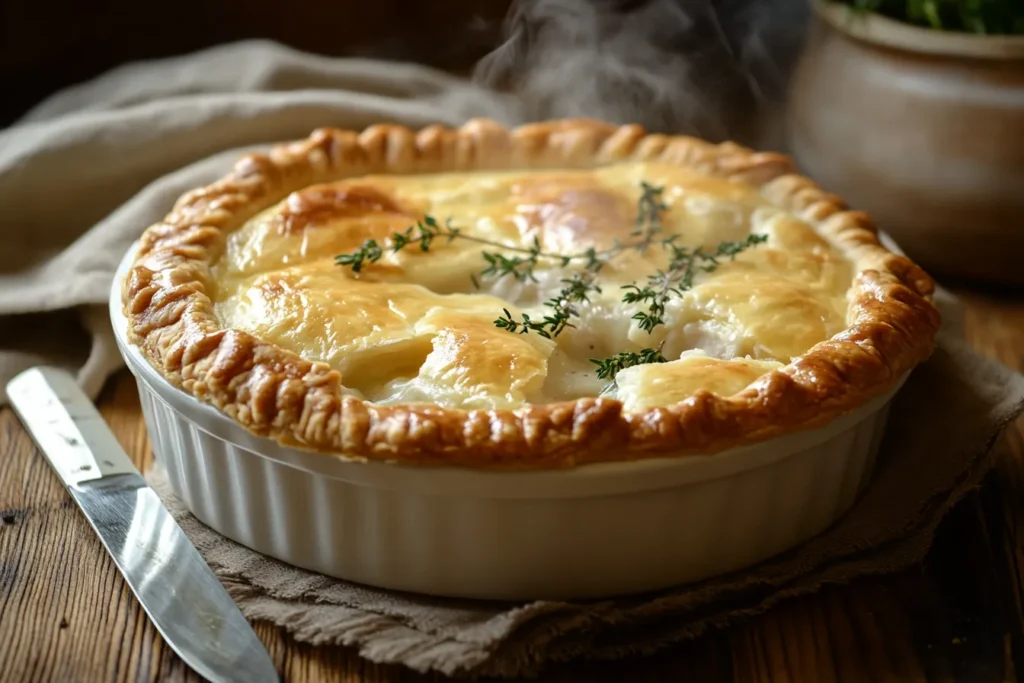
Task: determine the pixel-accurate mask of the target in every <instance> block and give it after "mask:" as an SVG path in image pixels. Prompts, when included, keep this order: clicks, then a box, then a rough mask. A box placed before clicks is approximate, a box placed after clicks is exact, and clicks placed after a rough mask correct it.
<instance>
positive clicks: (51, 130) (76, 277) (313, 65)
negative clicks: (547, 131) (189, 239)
mask: <svg viewBox="0 0 1024 683" xmlns="http://www.w3.org/2000/svg"><path fill="white" fill-rule="evenodd" d="M473 116H488V117H491V118H494V119H497V120H499V121H502V122H505V123H515V122H516V121H517V119H518V116H517V114H516V106H515V103H514V102H513V101H512V100H508V99H504V98H503V97H501V96H498V95H496V94H494V93H490V92H486V91H483V90H480V89H477V88H474V87H471V86H469V85H468V84H467V83H466V82H465V81H462V80H460V79H457V78H454V77H451V76H448V75H446V74H443V73H440V72H437V71H434V70H431V69H427V68H424V67H420V66H415V65H409V64H391V63H384V62H377V61H370V60H358V59H348V60H344V59H330V58H326V57H318V56H313V55H308V54H304V53H300V52H296V51H294V50H290V49H288V48H285V47H282V46H280V45H276V44H274V43H269V42H262V41H250V42H243V43H237V44H233V45H227V46H223V47H218V48H215V49H211V50H207V51H204V52H200V53H197V54H193V55H188V56H185V57H180V58H174V59H166V60H159V61H155V62H150V63H142V64H133V65H129V66H125V67H122V68H119V69H116V70H114V71H113V72H110V73H108V74H106V75H104V76H102V77H100V78H99V79H97V80H95V81H92V82H90V83H86V84H84V85H81V86H78V87H75V88H72V89H70V90H67V91H64V92H62V93H59V94H58V95H56V96H54V97H53V98H51V99H50V100H48V101H46V102H44V103H42V104H41V105H40V106H38V107H37V108H36V109H35V110H33V111H31V112H29V113H28V114H27V115H26V116H25V117H24V118H23V119H22V120H21V121H19V122H17V123H16V124H15V125H14V126H12V127H10V128H7V129H5V130H3V131H0V238H2V240H3V249H0V386H2V385H5V384H6V381H7V380H8V379H10V378H11V377H12V376H13V375H14V374H16V373H17V372H18V371H20V370H21V369H23V368H25V367H28V366H29V365H32V364H35V363H38V362H43V361H45V362H48V363H55V364H58V365H63V366H65V367H68V368H69V369H73V370H75V371H77V372H78V378H79V382H80V383H81V384H82V386H83V388H84V389H85V390H86V392H87V393H88V394H89V395H90V396H95V395H96V394H97V393H98V392H99V390H100V388H101V386H102V384H103V381H104V380H105V379H106V378H107V376H108V375H109V374H110V373H111V372H113V371H114V370H115V369H117V368H118V367H120V365H121V360H120V357H119V356H118V354H117V351H116V349H115V348H114V345H113V339H112V337H111V333H110V323H109V321H108V319H107V315H106V313H105V312H104V310H103V304H104V302H105V301H106V299H107V293H108V288H109V286H110V282H111V280H112V278H113V273H114V269H115V267H116V265H117V263H118V261H119V260H120V258H121V256H122V255H123V254H124V252H125V251H126V250H127V249H128V246H129V245H130V244H131V243H132V241H134V240H135V239H136V238H137V237H138V236H139V234H140V233H141V232H142V230H143V229H144V228H145V227H146V226H147V225H149V224H150V223H152V222H155V221H156V220H158V219H159V218H160V217H162V216H163V215H164V214H166V212H167V211H168V210H169V209H170V207H171V204H172V203H173V202H174V200H175V199H176V198H177V197H178V196H179V195H181V194H182V193H183V192H185V191H187V190H188V189H191V188H193V187H196V186H198V185H202V184H204V183H207V182H211V181H212V180H214V179H216V178H217V177H218V176H220V175H222V174H223V173H225V172H226V171H227V170H228V169H229V168H230V166H231V164H232V163H233V162H234V161H235V160H236V159H237V158H238V157H239V156H240V155H241V154H242V152H243V151H245V150H251V149H254V148H257V147H259V146H263V145H266V144H269V143H274V142H280V141H284V140H293V139H298V138H302V137H305V136H306V135H308V134H309V133H310V132H311V131H312V130H313V129H315V128H317V127H320V126H338V127H344V128H355V129H362V128H365V127H366V126H369V125H372V124H374V123H379V122H382V121H389V122H396V123H404V124H406V125H409V126H412V127H421V126H425V125H429V124H431V123H446V124H449V125H458V124H460V123H462V122H464V121H465V120H466V119H467V118H470V117H473ZM83 328H84V330H83ZM5 400H6V397H5V396H4V394H3V393H2V392H0V402H3V401H5ZM0 405H2V403H0Z"/></svg>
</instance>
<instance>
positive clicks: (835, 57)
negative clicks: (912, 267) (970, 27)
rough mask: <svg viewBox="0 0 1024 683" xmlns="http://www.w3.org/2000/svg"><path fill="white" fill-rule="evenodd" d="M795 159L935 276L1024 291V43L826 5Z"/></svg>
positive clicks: (806, 55)
mask: <svg viewBox="0 0 1024 683" xmlns="http://www.w3.org/2000/svg"><path fill="white" fill-rule="evenodd" d="M814 8H815V12H814V19H813V20H812V26H811V28H810V32H809V35H808V41H807V44H806V46H805V49H804V52H803V54H802V57H801V58H800V60H799V63H798V65H797V67H796V70H795V73H794V76H793V81H792V91H791V94H790V101H789V103H788V106H787V114H786V141H787V145H788V147H789V152H790V153H791V154H792V155H793V157H794V158H795V160H796V162H797V163H798V164H799V165H800V167H801V169H802V170H803V171H804V172H805V173H807V174H808V175H809V176H811V177H813V178H814V179H816V180H817V181H818V182H819V183H820V184H821V185H822V186H824V187H826V188H828V189H829V190H831V191H833V192H835V193H837V194H839V195H842V196H843V197H844V198H845V199H846V200H847V201H848V202H849V203H850V204H851V205H852V206H853V207H855V208H858V209H863V210H864V211H867V212H868V213H870V214H871V215H872V216H873V217H874V218H875V219H876V221H877V222H878V224H879V226H880V227H881V228H883V229H884V230H886V231H888V232H889V233H891V234H892V235H893V236H894V237H895V238H896V240H897V241H898V242H899V243H900V245H901V246H902V247H903V248H904V249H905V250H906V251H907V252H908V254H909V255H910V256H911V257H912V258H913V259H915V260H916V261H917V262H918V263H920V264H921V265H922V266H924V267H925V268H926V269H928V270H930V271H931V272H932V273H933V274H935V275H938V276H952V277H962V278H970V279H975V280H986V281H989V282H997V283H1012V284H1024V262H1022V260H1024V37H1016V36H1004V37H1001V36H977V35H968V34H962V33H947V32H942V31H933V30H929V29H924V28H917V27H915V26H911V25H908V24H903V23H900V22H897V21H893V20H890V19H887V18H885V17H882V16H879V15H876V14H870V13H854V12H852V11H851V10H850V8H849V7H847V6H844V5H838V4H836V3H832V2H824V1H822V0H816V1H815V2H814Z"/></svg>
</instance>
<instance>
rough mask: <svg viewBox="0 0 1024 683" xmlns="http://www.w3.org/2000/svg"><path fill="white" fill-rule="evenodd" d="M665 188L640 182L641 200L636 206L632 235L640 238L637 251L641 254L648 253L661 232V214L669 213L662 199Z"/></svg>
mask: <svg viewBox="0 0 1024 683" xmlns="http://www.w3.org/2000/svg"><path fill="white" fill-rule="evenodd" d="M664 191H665V188H663V187H657V186H655V185H651V184H650V183H648V182H647V181H646V180H641V181H640V199H639V200H638V201H637V204H636V228H634V229H633V232H632V233H630V234H631V235H632V236H633V237H640V238H641V240H640V243H639V244H638V245H636V250H637V251H639V252H640V253H641V254H643V253H644V252H646V251H647V248H648V247H649V246H651V242H653V241H654V238H655V236H657V235H658V234H659V233H660V232H661V230H662V225H661V214H662V213H663V212H665V211H668V205H667V204H665V202H664V201H662V199H661V195H662V193H663V192H664Z"/></svg>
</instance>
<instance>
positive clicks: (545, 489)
mask: <svg viewBox="0 0 1024 683" xmlns="http://www.w3.org/2000/svg"><path fill="white" fill-rule="evenodd" d="M133 254H134V249H132V250H131V251H130V252H129V253H128V254H127V255H126V256H125V259H124V261H123V262H122V264H121V268H120V270H119V272H118V275H117V277H116V278H115V280H114V285H113V288H112V290H111V295H110V314H111V319H112V321H113V325H114V331H115V335H116V338H117V342H118V345H119V347H120V350H121V353H122V354H123V355H124V359H125V362H126V363H127V364H128V367H129V369H130V370H131V372H132V373H133V374H134V375H135V378H136V380H137V381H138V386H139V394H140V397H141V400H142V408H143V413H144V415H145V420H146V426H147V428H148V430H149V435H150V440H151V442H152V445H153V451H154V454H155V456H156V458H157V460H158V461H159V462H160V463H162V464H163V466H164V467H165V468H166V470H167V473H168V475H169V478H170V482H171V485H172V486H173V488H174V491H175V492H176V494H177V495H178V496H179V497H180V498H181V499H182V500H183V501H184V502H185V504H186V505H187V506H188V507H189V509H190V510H192V512H193V513H194V514H195V515H196V516H197V517H198V518H199V519H201V520H202V521H203V522H205V523H206V524H208V525H209V526H210V527H212V528H214V529H216V530H217V531H219V532H220V533H222V534H224V535H225V536H227V537H229V538H231V539H234V540H235V541H238V542H239V543H242V544H244V545H246V546H249V547H250V548H253V549H255V550H257V551H259V552H261V553H264V554H266V555H270V556H273V557H276V558H278V559H280V560H283V561H285V562H289V563H291V564H294V565H298V566H300V567H305V568H307V569H311V570H314V571H317V572H321V573H324V574H328V575H331V576H336V577H340V578H344V579H349V580H351V581H357V582H360V583H365V584H371V585H374V586H380V587H385V588H391V589H399V590H405V591H413V592H419V593H429V594H434V595H444V596H452V597H465V598H491V599H510V600H522V599H531V598H577V599H579V598H594V597H601V596H610V595H619V594H628V593H637V592H643V591H649V590H654V589H659V588H665V587H668V586H672V585H675V584H680V583H685V582H690V581H695V580H698V579H702V578H705V577H708V576H712V575H715V574H720V573H723V572H728V571H731V570H735V569H740V568H742V567H746V566H749V565H751V564H753V563H755V562H758V561H760V560H763V559H765V558H767V557H770V556H772V555H775V554H777V553H779V552H781V551H783V550H786V549H788V548H791V547H793V546H794V545H796V544H798V543H800V542H801V541H804V540H806V539H808V538H810V537H811V536H814V535H815V534H817V533H819V532H821V531H823V530H824V529H825V528H826V527H828V526H829V525H830V524H832V522H834V521H835V520H836V519H837V518H838V517H839V516H840V515H842V514H843V513H844V512H845V511H846V510H847V509H848V508H849V507H850V505H851V504H852V503H853V502H854V500H855V499H856V497H857V495H858V493H859V492H860V491H861V490H862V489H863V487H864V486H865V484H866V482H867V481H868V478H869V476H870V473H871V469H872V466H873V464H874V460H875V456H876V453H877V450H878V445H879V442H880V440H881V436H882V432H883V429H884V424H885V417H886V414H887V412H888V404H889V399H890V398H891V395H889V396H884V397H881V398H878V399H876V400H874V401H872V402H870V403H868V404H867V405H865V406H863V407H862V408H861V409H859V410H857V411H855V412H852V413H850V414H847V415H845V416H842V417H840V418H838V419H836V420H834V421H833V422H831V423H830V424H828V425H827V426H825V427H823V428H820V429H814V430H808V431H804V432H799V433H795V434H790V435H786V436H784V437H779V438H775V439H772V440H770V441H765V442H763V443H759V444H755V445H752V446H746V447H742V448H736V449H733V450H729V451H725V452H721V453H717V454H715V455H712V456H691V457H685V458H679V459H673V458H661V459H652V460H645V461H638V462H622V463H610V464H595V465H586V466H582V467H578V468H576V469H572V470H560V471H538V472H493V471H485V470H480V471H477V470H472V469H465V468H457V467H450V468H423V467H415V466H405V465H396V464H390V463H385V462H366V463H362V462H351V461H346V460H343V459H341V458H336V457H332V456H330V455H324V454H322V453H314V452H309V451H304V450H301V449H296V448H290V447H285V446H282V445H280V444H278V443H277V442H275V441H272V440H269V439H265V438H262V437H258V436H255V435H253V434H251V433H250V432H248V431H246V430H245V429H244V428H243V427H241V426H240V425H239V424H237V423H236V422H234V421H233V420H232V419H230V418H229V417H227V416H225V415H224V414H222V413H220V412H219V411H218V410H216V409H215V408H213V407H211V406H208V405H206V404H203V403H201V402H200V401H198V400H197V399H195V398H193V397H192V396H190V395H188V394H186V393H184V392H183V391H181V390H179V389H177V388H176V387H174V386H172V385H171V384H170V383H169V382H167V381H166V380H165V379H164V378H163V377H162V376H161V375H160V374H159V373H157V372H156V371H155V370H154V369H153V367H152V366H151V365H150V364H149V363H148V361H146V360H145V358H144V357H143V356H142V355H141V354H140V352H139V351H138V349H136V348H135V347H134V346H132V345H130V344H129V343H128V341H127V337H126V329H127V321H126V319H125V317H124V315H123V314H122V311H121V287H120V285H121V281H122V279H123V276H124V273H125V272H126V270H127V268H128V266H129V264H130V262H131V260H132V257H133Z"/></svg>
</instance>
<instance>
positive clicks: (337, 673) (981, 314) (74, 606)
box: [0, 290, 1024, 683]
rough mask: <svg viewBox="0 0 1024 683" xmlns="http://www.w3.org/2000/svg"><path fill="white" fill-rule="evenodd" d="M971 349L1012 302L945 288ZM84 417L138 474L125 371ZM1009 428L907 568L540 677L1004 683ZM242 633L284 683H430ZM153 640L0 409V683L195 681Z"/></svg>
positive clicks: (1012, 617) (1023, 643)
mask: <svg viewBox="0 0 1024 683" xmlns="http://www.w3.org/2000/svg"><path fill="white" fill-rule="evenodd" d="M958 293H959V294H960V295H961V296H962V297H963V299H964V301H965V303H966V305H967V316H966V323H967V327H968V337H969V339H970V341H971V343H972V344H973V345H974V346H975V347H976V348H977V349H979V350H980V351H982V352H983V353H985V354H988V355H990V356H993V357H996V358H998V359H1000V360H1002V361H1003V362H1004V363H1006V364H1007V365H1010V366H1011V367H1014V368H1015V369H1017V370H1024V295H1018V296H1004V295H998V294H992V293H981V292H976V291H969V290H959V291H958ZM100 409H101V412H102V413H103V415H104V417H105V418H106V419H107V420H108V422H109V423H110V426H111V427H112V429H113V430H114V432H115V434H116V435H117V437H118V439H119V440H120V441H121V443H122V445H123V446H124V447H125V449H126V450H127V451H128V453H129V454H131V456H132V457H133V458H134V460H135V462H136V464H137V465H139V466H140V468H144V467H146V466H147V465H148V463H149V461H150V458H151V457H152V456H151V454H150V451H149V443H148V440H147V437H146V431H145V427H144V425H143V423H142V417H141V414H140V409H139V402H138V395H137V394H136V390H135V386H134V383H133V381H132V379H131V377H130V376H129V375H128V374H127V372H122V373H120V374H118V375H117V376H116V377H114V378H113V379H112V380H111V381H110V382H109V384H108V386H107V387H106V390H105V391H104V393H103V396H102V397H101V399H100ZM1022 529H1024V421H1022V422H1019V423H1017V424H1016V425H1014V426H1013V427H1011V428H1010V429H1008V430H1007V433H1006V435H1005V437H1004V439H1003V440H1002V442H1001V443H1000V446H999V455H998V458H997V465H996V467H995V469H994V470H993V472H992V473H991V475H990V476H989V477H988V478H987V479H986V481H985V483H984V485H983V486H982V487H981V488H980V489H979V490H978V491H977V492H975V493H973V494H971V495H970V496H968V497H967V498H966V499H965V500H964V501H963V502H962V503H961V504H960V505H959V506H957V508H955V509H954V511H953V512H952V513H951V514H950V516H949V517H948V518H947V519H946V520H945V521H944V522H943V524H942V527H941V528H940V530H939V534H938V536H937V539H936V542H935V546H934V547H933V549H932V551H931V553H930V554H929V556H928V558H927V559H926V561H925V562H924V563H922V565H921V566H919V567H916V568H914V569H912V570H910V571H906V572H903V573H901V574H897V575H892V576H884V577H877V578H872V579H864V580H859V581H856V582H854V583H852V584H849V585H846V586H835V587H830V588H827V589H825V590H823V591H821V592H820V593H818V594H817V595H814V596H810V597H806V598H801V599H795V600H792V601H789V602H786V603H784V604H782V605H780V606H779V607H777V608H776V609H774V610H772V611H770V612H768V613H766V614H764V615H762V616H760V617H756V618H752V619H750V620H748V621H746V622H742V623H739V624H738V625H736V626H734V627H733V628H731V629H729V630H725V631H719V632H715V633H711V634H709V635H707V636H705V637H703V638H701V639H700V640H697V641H694V642H689V643H684V644H681V645H679V646H676V647H673V648H671V649H669V650H666V651H665V652H663V653H661V654H659V655H655V656H652V657H646V658H633V659H628V660H623V661H620V662H615V663H612V664H608V663H600V664H576V665H571V666H569V665H567V666H558V667H555V668H553V669H551V670H549V671H548V672H547V673H546V674H545V675H544V676H543V677H542V678H541V680H545V681H626V680H628V681H638V682H642V681H663V680H673V681H675V680H685V681H693V682H696V683H705V682H707V683H712V682H715V683H717V682H729V681H757V682H768V681H770V682H772V683H782V682H787V683H788V682H796V681H813V682H815V683H830V682H833V681H835V682H843V683H847V682H859V681H871V682H873V683H874V682H886V681H901V682H902V681H943V682H945V681H970V682H972V683H973V682H980V683H986V682H989V681H992V682H1004V681H1016V680H1018V679H1017V673H1016V672H1017V670H1018V669H1020V668H1022V667H1024V660H1022V655H1024V629H1022V624H1024V546H1022V544H1021V536H1020V530H1022ZM255 627H256V632H257V633H258V634H259V636H260V638H261V639H262V640H263V642H264V643H265V644H266V645H267V648H268V649H269V651H270V654H271V656H272V657H273V659H274V661H275V663H276V665H277V667H278V670H279V671H281V672H282V674H283V676H284V679H285V680H286V681H289V682H296V683H306V682H314V681H315V682H321V681H322V682H339V683H340V682H345V683H355V682H369V681H377V682H384V683H397V682H398V681H426V680H443V679H442V678H441V677H439V676H437V677H435V676H421V675H418V674H415V673H413V672H410V671H408V670H405V669H403V668H400V667H387V666H377V665H374V664H371V663H369V662H366V661H364V660H362V659H360V658H359V657H358V656H357V655H356V654H355V653H354V652H353V651H351V650H348V649H343V648H314V647H310V646H307V645H302V644H299V643H296V642H294V641H292V640H291V639H290V638H289V637H288V636H287V634H285V633H284V632H283V631H282V630H281V629H278V628H276V627H273V626H269V625H267V624H263V623H257V624H256V625H255ZM199 680H201V679H200V678H199V677H198V676H197V675H195V674H194V673H192V672H191V671H190V670H188V669H187V667H185V665H184V664H183V663H182V662H181V660H179V659H178V658H177V656H175V655H174V653H173V652H171V651H170V649H169V648H168V647H167V646H166V645H165V644H164V643H163V641H162V640H161V639H160V636H159V635H158V634H157V633H156V631H155V630H154V628H153V627H152V626H151V625H150V623H149V622H148V620H147V619H146V617H145V614H144V613H143V612H142V610H141V609H140V607H139V606H138V604H137V603H136V602H135V600H134V598H133V597H132V595H131V593H130V591H129V590H128V588H127V586H126V585H125V583H124V581H123V580H122V579H121V576H120V574H119V573H118V572H117V569H116V568H115V567H114V564H113V562H112V561H111V560H110V558H109V557H108V556H107V555H106V553H105V551H104V550H103V548H102V546H101V545H100V543H99V541H98V540H97V539H96V538H95V536H94V535H93V533H92V531H91V529H90V528H89V526H88V524H87V522H86V521H85V519H84V517H82V515H81V514H80V513H79V512H78V510H77V509H76V508H75V507H74V506H73V504H72V502H71V500H70V498H69V497H68V496H67V494H66V493H65V492H64V490H63V489H62V487H61V485H60V483H59V482H58V480H57V478H56V476H54V475H53V473H52V472H51V471H50V469H49V467H48V466H47V465H46V463H45V462H44V461H43V459H42V458H41V457H40V456H39V455H38V454H37V453H36V452H35V448H34V447H33V445H32V443H31V441H30V440H29V438H28V436H27V435H26V434H25V432H24V431H23V430H22V428H21V426H20V424H19V423H18V421H17V419H16V418H15V416H14V414H13V413H12V412H11V411H10V410H3V411H2V412H0V681H4V682H6V681H11V682H12V683H13V682H19V683H20V682H26V683H28V682H30V681H46V682H49V681H60V682H65V681H66V682H77V681H82V682H92V681H104V682H111V683H114V682H121V681H132V682H135V681H199Z"/></svg>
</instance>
